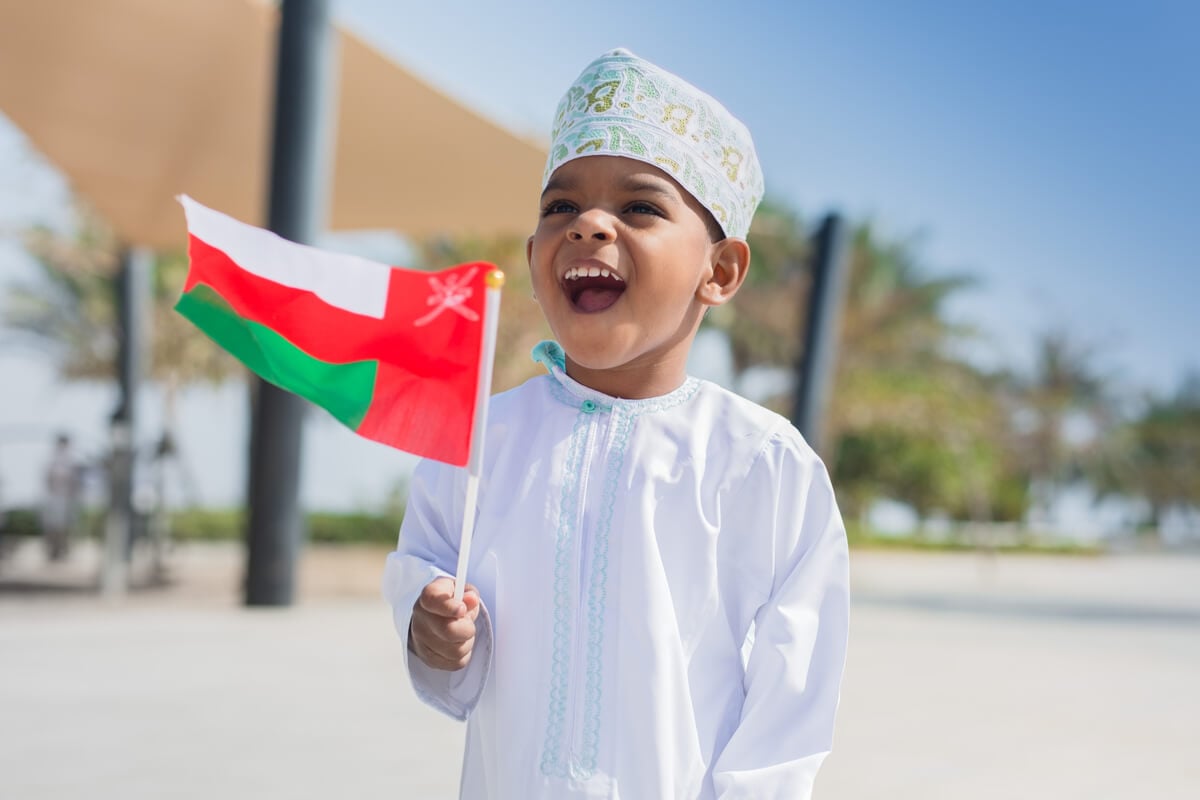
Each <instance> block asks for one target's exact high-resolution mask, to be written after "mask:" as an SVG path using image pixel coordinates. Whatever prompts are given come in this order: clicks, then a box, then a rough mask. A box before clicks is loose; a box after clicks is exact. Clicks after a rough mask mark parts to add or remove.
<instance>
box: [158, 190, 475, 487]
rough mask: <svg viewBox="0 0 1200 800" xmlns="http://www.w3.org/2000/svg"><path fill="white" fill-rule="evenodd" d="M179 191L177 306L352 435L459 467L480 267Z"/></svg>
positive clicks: (464, 450) (471, 394)
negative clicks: (377, 254) (431, 268)
mask: <svg viewBox="0 0 1200 800" xmlns="http://www.w3.org/2000/svg"><path fill="white" fill-rule="evenodd" d="M180 202H181V203H182V204H183V207H184V212H185V213H186V215H187V223H188V258H189V267H188V276H187V281H186V283H185V285H184V289H183V295H182V296H181V297H180V298H179V302H178V303H177V304H176V306H175V308H176V310H177V311H179V313H181V314H183V316H185V317H187V318H188V319H189V320H191V321H192V323H194V324H195V325H196V326H197V327H198V328H200V330H201V331H203V332H204V333H205V334H207V335H208V336H209V337H210V338H212V339H213V340H214V341H215V342H216V343H217V344H219V345H220V346H221V347H223V348H224V349H226V350H228V351H229V352H230V353H232V354H233V355H234V356H235V357H236V358H237V359H238V360H240V361H241V362H242V363H243V364H245V365H246V366H247V367H249V368H250V370H252V371H253V372H255V373H256V374H258V375H259V376H261V377H262V378H263V379H264V380H267V381H270V382H271V383H273V384H275V385H276V386H279V387H281V388H283V389H286V390H288V391H290V392H294V393H295V394H298V395H300V396H301V397H304V398H306V399H308V400H310V401H311V402H313V403H315V404H316V405H318V406H320V407H321V408H324V409H325V410H326V411H328V412H329V413H330V414H332V415H333V416H334V417H335V418H336V419H338V420H339V421H341V422H342V423H343V424H345V425H346V426H348V427H349V428H351V429H352V430H354V431H355V432H356V433H358V434H359V435H361V436H364V437H366V438H368V439H373V440H375V441H378V442H382V443H384V444H386V445H390V446H392V447H395V448H398V449H400V450H404V451H406V452H409V453H414V454H416V455H419V456H423V457H426V458H432V459H436V460H438V461H444V462H446V463H448V464H453V465H456V466H464V465H466V464H467V461H468V458H469V456H470V451H471V433H472V426H473V421H474V420H475V418H476V413H475V412H476V404H477V403H478V402H480V401H479V399H478V398H479V395H480V392H479V382H480V360H481V358H482V357H483V355H482V354H483V350H484V347H483V344H484V343H483V338H484V337H483V332H484V324H483V323H484V315H485V313H487V312H486V303H485V294H486V284H485V279H486V276H487V274H488V273H489V271H491V270H492V269H494V267H493V266H492V265H491V264H486V263H482V262H480V263H474V264H462V265H460V266H457V267H452V268H450V269H446V270H442V271H440V272H422V271H419V270H410V269H402V268H399V267H389V266H387V265H385V264H379V263H376V262H373V261H368V260H366V259H363V258H358V257H355V256H348V255H342V254H338V253H332V252H327V251H323V250H319V249H317V248H314V247H308V246H305V245H300V244H296V243H294V242H289V241H287V240H286V239H283V238H280V237H279V236H276V235H275V234H273V233H271V232H269V231H265V230H262V229H261V228H255V227H253V226H251V225H246V224H244V223H242V222H239V221H237V220H235V219H233V218H231V217H228V216H226V215H224V214H221V213H219V212H217V211H214V210H212V209H210V208H207V207H205V206H203V205H201V204H200V203H197V202H196V201H195V200H192V199H191V198H189V197H181V198H180ZM483 396H484V397H486V394H484V395H483Z"/></svg>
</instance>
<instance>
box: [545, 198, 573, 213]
mask: <svg viewBox="0 0 1200 800" xmlns="http://www.w3.org/2000/svg"><path fill="white" fill-rule="evenodd" d="M573 211H575V206H573V205H572V204H570V203H568V202H567V201H566V200H551V201H550V202H549V203H547V204H546V205H545V207H543V208H542V216H546V215H548V214H570V213H572V212H573Z"/></svg>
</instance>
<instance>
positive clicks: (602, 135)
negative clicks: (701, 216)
mask: <svg viewBox="0 0 1200 800" xmlns="http://www.w3.org/2000/svg"><path fill="white" fill-rule="evenodd" d="M550 138H551V141H550V157H549V158H548V159H547V161H546V172H545V174H544V175H542V188H543V189H545V188H546V184H547V183H548V182H549V181H550V176H551V175H552V174H554V170H556V169H558V168H559V167H560V166H562V165H563V164H565V163H567V162H568V161H572V160H574V159H576V158H582V157H584V156H625V157H626V158H633V159H637V160H638V161H644V162H646V163H647V164H651V165H653V166H655V167H658V168H659V169H661V170H663V171H664V172H666V173H668V174H669V175H670V176H671V177H673V178H674V179H675V180H677V181H678V182H679V184H680V185H681V186H682V187H683V188H684V189H686V190H687V191H689V192H690V193H691V194H692V196H693V197H695V198H696V199H697V200H699V201H700V204H701V205H703V206H704V207H705V208H707V209H708V210H709V211H710V212H712V215H713V216H714V217H715V218H716V220H717V222H718V223H720V225H721V229H722V230H723V231H724V232H725V235H726V236H736V237H740V238H745V236H746V233H747V232H748V231H749V230H750V219H751V218H752V217H753V216H754V210H755V209H756V208H757V207H758V203H759V201H760V200H761V199H762V195H763V179H762V170H761V169H760V168H759V165H758V156H757V155H755V153H754V142H753V141H752V140H751V138H750V131H749V130H747V129H746V126H745V125H743V124H742V123H741V122H739V121H738V120H737V118H735V117H734V116H733V115H732V114H730V113H729V111H728V110H727V109H726V108H725V107H724V106H722V105H721V104H720V103H718V102H717V101H716V100H715V99H713V98H712V97H710V96H709V95H707V94H705V93H704V92H702V91H700V90H699V89H697V88H696V87H695V86H692V85H691V84H690V83H688V82H687V81H685V80H683V79H682V78H680V77H679V76H677V75H672V74H671V73H670V72H667V71H666V70H664V69H662V68H661V67H658V66H656V65H654V64H651V63H650V62H649V61H646V60H645V59H643V58H638V57H637V56H635V55H634V54H633V53H631V52H629V51H628V50H625V49H623V48H622V49H617V50H613V51H612V52H610V53H605V54H604V55H602V56H600V57H599V58H597V59H596V60H595V61H593V62H592V63H591V64H589V65H588V66H587V68H585V69H584V70H583V72H582V73H580V75H579V77H578V78H576V79H575V83H574V84H573V85H572V86H571V88H570V89H568V90H567V93H566V94H565V95H564V96H563V99H562V100H561V101H560V102H559V104H558V113H557V115H556V116H555V118H554V130H553V132H552V133H551V135H550Z"/></svg>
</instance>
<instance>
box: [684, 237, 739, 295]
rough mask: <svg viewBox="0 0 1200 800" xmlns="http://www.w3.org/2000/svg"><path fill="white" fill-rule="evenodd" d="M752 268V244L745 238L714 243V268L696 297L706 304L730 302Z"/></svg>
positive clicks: (697, 291)
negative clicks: (747, 242)
mask: <svg viewBox="0 0 1200 800" xmlns="http://www.w3.org/2000/svg"><path fill="white" fill-rule="evenodd" d="M749 269H750V245H748V244H746V240H745V239H734V238H726V239H722V240H721V241H719V242H716V243H715V244H713V250H712V270H711V272H709V274H708V276H707V277H706V278H705V279H704V282H703V283H701V284H700V288H699V289H697V290H696V299H697V300H699V301H700V302H701V303H703V304H704V305H706V306H721V305H725V304H726V303H728V302H729V301H730V300H732V299H733V296H734V295H735V294H737V290H738V289H740V288H741V286H742V282H743V281H744V280H746V272H747V271H748V270H749Z"/></svg>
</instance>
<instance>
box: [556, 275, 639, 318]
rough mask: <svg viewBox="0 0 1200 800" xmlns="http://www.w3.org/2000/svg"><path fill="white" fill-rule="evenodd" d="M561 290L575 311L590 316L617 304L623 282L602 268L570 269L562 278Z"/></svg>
mask: <svg viewBox="0 0 1200 800" xmlns="http://www.w3.org/2000/svg"><path fill="white" fill-rule="evenodd" d="M563 288H564V290H565V291H566V293H567V297H569V298H570V299H571V305H572V306H574V307H575V310H576V311H582V312H584V313H585V314H591V313H595V312H597V311H603V310H605V309H606V308H609V307H610V306H612V304H613V303H615V302H617V300H618V299H619V298H620V297H621V295H622V293H624V291H625V281H624V280H623V279H622V278H621V277H620V276H619V275H617V273H615V272H612V271H610V270H608V269H605V268H602V267H572V268H571V269H569V270H567V274H566V275H564V276H563Z"/></svg>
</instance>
